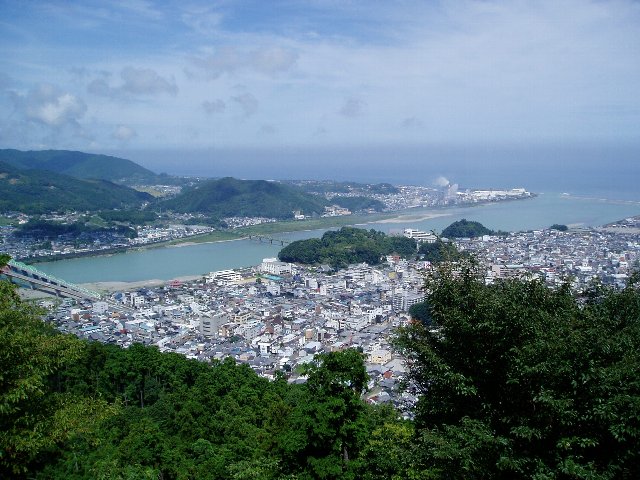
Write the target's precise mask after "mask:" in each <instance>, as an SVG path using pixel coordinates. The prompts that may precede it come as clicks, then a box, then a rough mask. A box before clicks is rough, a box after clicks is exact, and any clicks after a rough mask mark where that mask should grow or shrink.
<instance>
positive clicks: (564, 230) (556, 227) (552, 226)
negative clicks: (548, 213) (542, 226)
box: [549, 223, 569, 232]
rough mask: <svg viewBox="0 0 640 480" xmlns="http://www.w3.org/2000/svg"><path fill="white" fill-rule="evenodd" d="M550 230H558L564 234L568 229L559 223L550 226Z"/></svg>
mask: <svg viewBox="0 0 640 480" xmlns="http://www.w3.org/2000/svg"><path fill="white" fill-rule="evenodd" d="M549 229H550V230H558V231H560V232H566V231H567V230H569V227H567V226H566V225H562V224H560V223H554V224H553V225H551V226H550V227H549Z"/></svg>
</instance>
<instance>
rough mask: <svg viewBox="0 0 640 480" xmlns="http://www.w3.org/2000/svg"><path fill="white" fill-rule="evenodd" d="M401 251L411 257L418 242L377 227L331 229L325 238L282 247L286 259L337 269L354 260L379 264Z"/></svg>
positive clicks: (286, 260) (400, 253) (283, 257)
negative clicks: (366, 228)
mask: <svg viewBox="0 0 640 480" xmlns="http://www.w3.org/2000/svg"><path fill="white" fill-rule="evenodd" d="M392 253H397V254H399V255H400V256H402V257H404V258H407V257H411V256H414V255H415V254H416V242H415V240H413V239H410V238H406V237H398V236H390V235H386V234H384V233H383V232H378V231H376V230H373V229H372V230H364V229H362V228H353V227H342V228H341V229H340V230H337V231H331V230H330V231H328V232H325V233H324V234H323V235H322V238H310V239H308V240H296V241H295V242H291V243H290V244H289V245H287V246H286V247H284V248H283V249H282V250H280V253H279V254H278V257H279V258H280V260H282V261H283V262H296V263H304V264H314V263H317V264H321V263H325V264H329V265H332V266H334V267H336V268H338V267H346V266H347V265H349V264H350V263H362V262H365V263H368V264H369V265H377V264H379V263H380V262H381V261H382V258H383V256H385V255H390V254H392Z"/></svg>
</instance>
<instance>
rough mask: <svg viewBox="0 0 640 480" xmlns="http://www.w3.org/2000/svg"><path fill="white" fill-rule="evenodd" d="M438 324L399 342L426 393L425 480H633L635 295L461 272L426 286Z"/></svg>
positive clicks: (420, 414) (420, 419)
mask: <svg viewBox="0 0 640 480" xmlns="http://www.w3.org/2000/svg"><path fill="white" fill-rule="evenodd" d="M426 291H427V292H428V295H427V300H428V302H429V306H430V313H431V317H432V321H433V325H434V326H436V327H437V329H433V328H431V329H428V328H426V327H425V326H424V325H423V324H421V323H415V324H413V325H411V326H409V327H406V328H404V329H403V330H402V331H401V333H400V334H399V337H398V339H397V343H398V346H399V347H400V348H401V349H402V350H403V352H404V353H405V355H406V356H407V358H408V363H409V365H410V377H411V380H412V381H413V382H414V383H415V385H416V386H417V387H418V389H419V391H420V394H421V395H420V400H419V402H418V404H417V407H416V411H415V414H416V425H415V426H416V437H415V438H416V442H417V446H416V448H415V450H414V457H413V458H414V461H415V462H416V465H417V467H419V470H421V471H422V474H423V475H424V476H425V477H426V478H505V479H507V478H508V479H513V478H545V479H546V478H549V479H551V478H598V479H605V478H638V476H639V475H640V467H639V465H640V458H639V457H640V453H639V452H640V449H639V448H638V446H639V442H638V440H639V439H640V378H639V376H638V373H637V372H638V371H640V353H639V352H640V292H639V291H638V288H637V286H636V285H634V284H633V283H632V284H631V285H629V286H628V287H627V288H626V289H625V290H623V291H621V292H616V291H613V290H609V289H605V288H601V289H599V290H598V291H596V292H592V294H591V295H590V296H589V298H587V299H582V300H580V301H579V299H577V298H575V297H574V295H573V294H572V293H571V291H570V290H569V288H568V287H566V286H565V287H562V288H560V289H557V290H550V289H548V288H546V287H545V286H544V285H543V284H542V283H540V282H538V281H523V280H507V281H500V282H497V283H495V284H493V285H485V283H484V281H483V279H482V275H481V272H480V271H479V270H478V269H476V268H475V267H474V266H473V264H471V263H468V262H463V263H462V264H459V265H458V266H457V267H456V270H455V271H452V269H451V267H450V266H445V265H442V266H441V267H440V268H439V269H438V270H437V272H436V273H435V274H434V275H433V276H432V277H430V278H429V279H428V280H427V282H426Z"/></svg>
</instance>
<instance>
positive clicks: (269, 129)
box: [260, 123, 278, 135]
mask: <svg viewBox="0 0 640 480" xmlns="http://www.w3.org/2000/svg"><path fill="white" fill-rule="evenodd" d="M277 131H278V130H277V129H276V127H274V126H273V125H270V124H267V123H265V124H264V125H262V126H261V127H260V133H262V134H264V135H273V134H274V133H276V132H277Z"/></svg>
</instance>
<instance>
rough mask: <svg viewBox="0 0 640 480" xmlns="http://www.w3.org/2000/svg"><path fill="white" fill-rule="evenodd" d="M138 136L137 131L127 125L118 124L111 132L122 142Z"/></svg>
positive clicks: (113, 136) (112, 135)
mask: <svg viewBox="0 0 640 480" xmlns="http://www.w3.org/2000/svg"><path fill="white" fill-rule="evenodd" d="M137 136H138V134H137V133H136V131H135V130H134V129H133V128H131V127H128V126H127V125H118V126H117V127H116V128H115V130H114V131H113V133H112V134H111V137H112V138H114V139H116V140H119V141H121V142H128V141H129V140H131V139H132V138H134V137H137Z"/></svg>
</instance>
